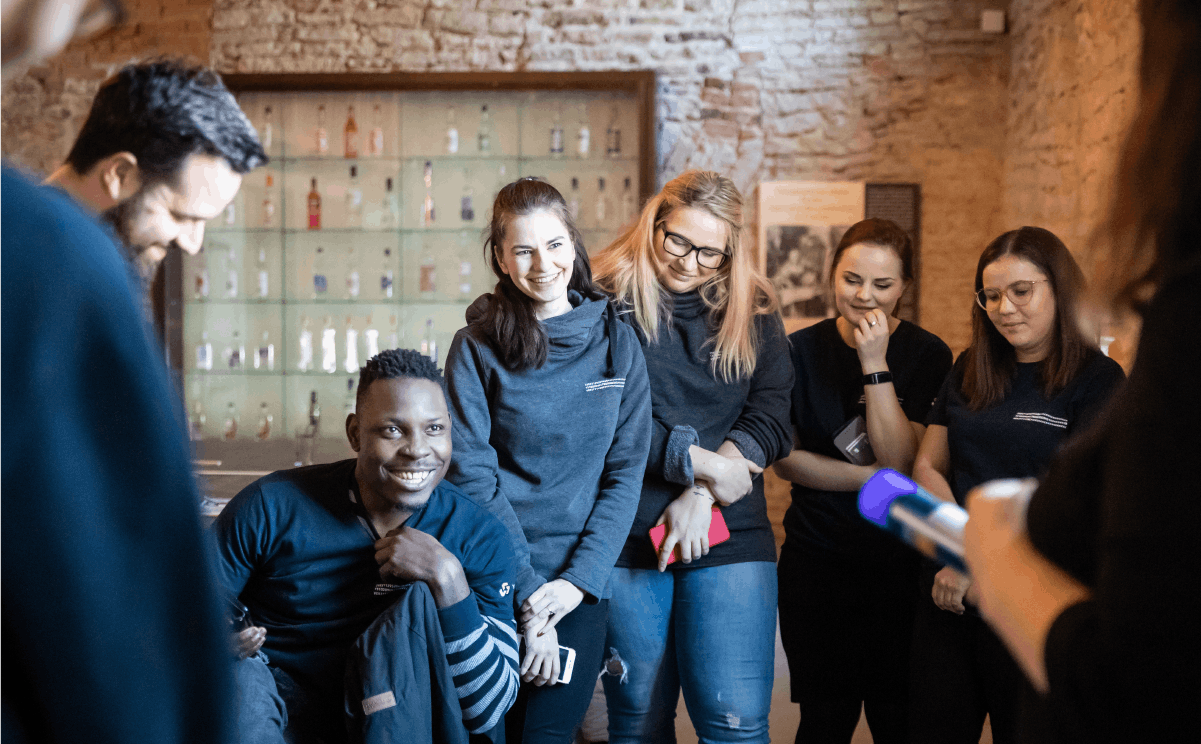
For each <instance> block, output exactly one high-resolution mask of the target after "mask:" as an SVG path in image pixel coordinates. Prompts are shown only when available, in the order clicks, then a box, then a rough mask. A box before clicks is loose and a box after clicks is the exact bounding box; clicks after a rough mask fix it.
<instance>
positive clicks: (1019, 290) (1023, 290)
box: [976, 279, 1047, 312]
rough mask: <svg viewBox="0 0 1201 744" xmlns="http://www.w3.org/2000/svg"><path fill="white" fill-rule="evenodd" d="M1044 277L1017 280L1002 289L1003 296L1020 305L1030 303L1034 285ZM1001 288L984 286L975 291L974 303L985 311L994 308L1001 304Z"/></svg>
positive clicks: (1042, 280)
mask: <svg viewBox="0 0 1201 744" xmlns="http://www.w3.org/2000/svg"><path fill="white" fill-rule="evenodd" d="M1045 281H1047V280H1046V279H1023V280H1021V281H1019V282H1014V283H1013V284H1010V285H1009V286H1008V287H1006V288H1005V289H1004V293H1005V296H1006V297H1008V298H1009V301H1010V302H1012V303H1013V304H1014V305H1017V306H1018V307H1021V306H1022V305H1028V304H1030V300H1031V299H1032V298H1033V297H1034V285H1035V284H1038V283H1039V282H1045ZM1001 292H1002V290H1000V289H997V288H995V287H985V288H984V289H982V290H980V291H979V292H977V293H976V304H977V305H979V306H980V307H981V308H983V309H984V310H985V311H986V312H987V311H989V310H995V309H996V308H997V306H998V305H1000V304H1001Z"/></svg>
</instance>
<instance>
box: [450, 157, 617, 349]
mask: <svg viewBox="0 0 1201 744" xmlns="http://www.w3.org/2000/svg"><path fill="white" fill-rule="evenodd" d="M535 212H550V213H551V214H553V215H554V216H555V217H558V218H559V220H560V221H561V222H562V223H563V226H564V227H566V228H567V234H568V237H570V238H571V244H572V246H573V247H574V248H575V263H574V264H573V265H572V267H571V280H570V281H569V282H568V283H567V288H568V289H574V290H575V291H577V292H579V293H580V294H581V295H583V296H584V297H585V298H587V299H600V298H602V297H603V295H601V293H600V292H599V291H598V290H597V288H596V285H594V284H593V282H592V266H591V265H590V264H589V263H588V253H587V252H586V251H585V250H584V238H583V237H582V236H581V235H580V231H579V229H578V228H577V227H576V226H575V221H574V220H573V219H571V210H570V209H568V208H567V202H566V200H564V199H563V195H562V194H560V193H559V192H558V190H557V189H555V187H554V186H551V185H550V184H549V183H547V182H545V181H542V180H540V179H537V178H522V179H520V180H518V181H514V182H513V183H510V184H509V185H507V186H505V187H504V188H503V189H501V190H500V193H499V194H497V195H496V201H495V202H493V203H492V221H491V223H490V224H489V225H488V228H487V240H486V241H485V243H484V257H485V258H486V259H487V260H488V262H489V263H490V264H491V265H492V273H494V274H496V279H497V282H496V290H495V291H494V292H493V293H492V301H491V302H489V303H488V306H487V308H486V309H485V310H484V314H483V316H481V317H480V318H479V319H477V320H476V321H475V322H474V323H473V325H474V326H475V327H477V328H479V329H480V330H481V331H483V334H484V336H485V337H486V338H487V339H488V341H489V342H490V343H491V344H492V349H493V351H494V352H496V356H497V358H498V359H500V362H501V364H503V365H504V366H505V367H506V368H507V369H509V370H511V371H520V370H524V369H530V368H534V369H537V368H539V367H541V366H542V365H543V364H545V363H546V354H547V347H548V343H549V342H548V341H547V337H546V329H545V328H543V327H542V323H541V322H539V320H538V318H537V316H535V314H534V303H533V300H531V299H530V298H529V297H527V296H526V294H525V293H524V292H522V291H521V290H520V289H518V288H517V285H516V284H514V283H513V279H512V277H510V276H509V275H508V274H506V273H505V272H503V271H501V268H500V261H499V260H498V259H497V255H496V254H497V251H499V250H502V248H501V246H503V245H504V242H505V233H506V231H507V230H508V229H509V225H511V224H512V223H513V220H514V219H516V218H517V217H524V216H525V215H529V214H533V213H535Z"/></svg>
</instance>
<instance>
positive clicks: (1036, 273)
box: [910, 227, 1125, 744]
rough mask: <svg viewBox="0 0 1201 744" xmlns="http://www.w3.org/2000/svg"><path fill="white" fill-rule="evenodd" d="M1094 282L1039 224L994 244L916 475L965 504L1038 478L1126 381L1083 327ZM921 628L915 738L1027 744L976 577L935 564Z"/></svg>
mask: <svg viewBox="0 0 1201 744" xmlns="http://www.w3.org/2000/svg"><path fill="white" fill-rule="evenodd" d="M1083 283H1084V279H1083V274H1082V273H1081V271H1080V268H1079V267H1078V266H1077V265H1076V261H1075V260H1074V259H1073V258H1072V255H1071V254H1070V253H1069V252H1068V249H1067V248H1066V247H1065V246H1064V244H1063V242H1062V241H1060V240H1059V238H1057V237H1055V235H1053V234H1052V233H1051V232H1049V231H1047V230H1044V229H1042V228H1038V227H1023V228H1021V229H1019V230H1013V231H1011V232H1007V233H1005V234H1004V235H1001V236H1000V237H999V238H997V239H996V240H994V241H993V242H992V243H991V244H989V246H988V247H987V248H985V249H984V253H983V254H981V256H980V261H979V263H978V264H977V267H976V302H975V303H974V304H973V306H972V344H971V346H970V347H969V348H968V350H967V351H965V352H964V353H963V354H961V355H960V357H959V359H958V360H956V362H955V366H954V368H953V369H952V371H951V374H950V375H948V376H947V379H946V382H945V383H944V385H943V388H942V391H941V392H940V393H939V394H938V400H936V401H935V403H934V408H933V410H932V411H931V413H930V418H929V424H930V425H929V427H928V428H927V429H926V435H925V437H924V438H923V439H922V445H921V448H920V450H919V451H918V457H917V461H916V463H915V464H914V468H913V478H914V480H916V481H917V482H918V483H919V484H921V485H922V486H923V487H924V488H926V489H927V490H928V491H930V492H931V493H933V494H934V495H936V496H939V497H941V498H943V499H945V500H947V501H955V502H957V503H958V504H959V505H960V506H962V505H963V504H964V498H965V496H966V495H967V493H968V491H970V490H971V489H972V488H974V487H976V486H977V485H979V484H981V483H984V482H986V481H989V480H994V479H998V478H1035V477H1039V476H1041V475H1042V474H1043V472H1044V471H1045V470H1046V468H1047V466H1048V465H1049V464H1050V462H1051V458H1052V457H1053V456H1054V455H1055V453H1056V451H1057V450H1058V449H1059V447H1060V445H1061V444H1062V443H1063V442H1064V441H1066V440H1067V439H1068V438H1069V437H1070V436H1072V435H1073V434H1075V433H1077V432H1079V431H1081V430H1083V429H1084V428H1085V427H1086V426H1087V425H1088V423H1089V422H1090V421H1092V419H1093V417H1094V416H1095V415H1096V414H1097V412H1098V410H1099V409H1100V408H1101V407H1102V405H1103V404H1104V403H1105V402H1106V401H1107V400H1108V399H1109V397H1110V396H1111V395H1112V394H1113V392H1114V390H1115V388H1117V386H1118V384H1119V383H1121V381H1122V380H1123V379H1124V377H1125V375H1124V374H1123V373H1122V368H1121V367H1120V366H1118V364H1117V362H1114V361H1113V360H1111V359H1109V358H1108V357H1106V356H1104V355H1103V354H1101V352H1100V351H1098V350H1097V349H1096V345H1095V343H1094V342H1092V341H1091V340H1089V339H1086V338H1085V337H1084V336H1083V334H1082V333H1081V331H1080V329H1079V325H1078V322H1077V315H1076V303H1077V300H1078V298H1079V296H1080V293H1081V291H1082V289H1083ZM926 566H927V568H926V571H925V573H924V576H923V584H922V586H923V595H924V596H929V597H930V598H931V599H932V600H933V601H931V600H928V599H924V597H923V598H922V599H921V600H920V601H919V603H918V613H917V617H916V621H915V624H914V645H913V651H914V656H913V662H912V663H913V670H912V675H913V676H912V687H911V704H912V716H911V724H912V726H911V730H910V735H911V739H912V740H913V741H921V742H935V743H937V742H969V741H970V742H973V744H974V743H975V742H978V741H979V740H980V733H981V730H982V728H983V725H984V717H985V715H986V714H987V715H988V716H989V721H990V724H991V728H992V735H993V741H995V742H998V744H1004V743H1005V742H1014V741H1016V740H1017V732H1016V718H1017V714H1018V709H1019V706H1020V705H1021V704H1022V698H1023V696H1024V694H1025V693H1024V690H1025V688H1026V685H1025V684H1024V682H1023V680H1022V676H1021V672H1020V671H1019V670H1018V668H1017V666H1016V665H1015V664H1014V662H1013V660H1012V659H1011V658H1010V656H1009V653H1008V652H1007V651H1006V649H1005V647H1004V646H1003V645H1002V643H1001V641H1000V640H999V639H998V638H997V637H996V636H995V635H994V634H993V633H992V631H991V630H989V628H988V627H987V626H986V625H985V624H984V622H983V620H981V618H980V615H979V613H978V612H977V611H976V609H975V607H974V605H975V593H974V592H973V591H972V583H971V580H970V579H968V578H967V577H966V576H963V575H962V574H960V573H958V572H957V571H955V570H954V569H951V568H942V569H941V570H939V569H938V568H937V567H936V566H934V564H933V563H931V562H927V564H926Z"/></svg>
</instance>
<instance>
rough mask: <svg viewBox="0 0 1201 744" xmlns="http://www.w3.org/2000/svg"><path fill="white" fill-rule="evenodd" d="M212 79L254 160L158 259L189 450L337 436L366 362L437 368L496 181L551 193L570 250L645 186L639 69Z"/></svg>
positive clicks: (476, 257) (646, 86)
mask: <svg viewBox="0 0 1201 744" xmlns="http://www.w3.org/2000/svg"><path fill="white" fill-rule="evenodd" d="M225 81H226V84H227V85H228V86H229V88H230V89H231V90H232V91H234V92H235V94H236V95H237V97H238V100H239V102H240V104H241V106H242V109H243V110H244V111H245V112H246V114H247V116H248V117H249V118H250V120H251V121H252V122H253V124H254V125H255V127H256V128H257V129H258V132H259V136H260V138H261V140H262V142H263V145H264V147H265V148H266V149H267V152H268V154H269V155H270V157H271V162H270V164H269V165H268V166H266V167H263V168H260V169H258V170H255V171H253V172H252V173H250V174H248V175H247V176H246V177H245V179H244V181H243V184H242V188H241V190H240V191H239V193H238V196H237V198H236V199H235V201H234V202H233V203H232V204H230V206H229V208H228V209H227V210H226V211H225V212H224V214H222V215H221V216H220V217H218V218H217V219H216V220H213V221H212V222H210V223H209V224H208V225H207V227H206V232H205V240H204V247H203V248H202V249H201V251H200V252H199V253H198V254H197V255H195V256H183V257H182V258H176V259H174V260H169V261H168V264H167V266H166V267H165V271H166V279H167V281H166V283H165V284H166V287H167V289H166V293H167V297H166V302H165V304H166V308H167V319H166V324H165V327H166V339H165V340H166V345H167V350H168V357H169V363H170V364H171V366H172V367H174V368H175V371H176V373H177V374H179V375H180V377H181V379H182V391H183V394H184V397H185V405H186V408H187V412H188V419H189V428H190V431H191V435H192V437H193V439H196V440H216V441H223V440H232V441H233V442H237V441H246V440H253V439H261V440H265V441H266V440H282V439H291V438H292V437H301V436H305V433H306V431H307V435H308V436H310V437H316V438H344V436H345V435H344V433H343V426H342V422H343V421H344V419H345V414H346V413H347V412H349V411H351V410H353V406H354V391H355V387H356V385H357V381H358V369H359V367H360V366H361V365H362V364H363V362H364V361H365V360H366V359H367V358H368V357H370V356H371V355H373V354H375V353H377V352H378V351H381V350H384V349H387V348H392V347H396V346H402V347H407V348H415V349H420V350H421V351H422V352H423V353H425V354H427V355H429V356H431V357H433V358H435V359H437V360H438V363H439V365H442V364H443V363H444V362H445V358H446V351H447V347H448V345H449V343H450V340H451V338H452V337H453V336H454V334H455V332H456V331H457V330H458V329H459V328H461V327H462V326H463V325H465V321H464V311H465V310H466V308H467V306H468V304H470V303H471V302H472V301H473V300H475V298H476V297H478V296H479V295H480V294H482V293H484V292H488V291H490V290H491V289H492V286H493V284H494V283H495V277H494V276H493V274H492V271H491V268H490V266H489V265H488V263H487V262H486V260H485V256H484V234H483V231H484V229H485V227H486V226H487V224H488V220H489V217H490V211H491V205H492V200H493V198H494V196H495V194H496V192H497V191H498V190H499V189H500V187H501V186H503V185H504V184H506V183H508V182H510V181H513V180H515V179H517V178H520V177H523V176H531V175H532V176H541V177H543V178H545V179H546V180H547V181H549V182H550V183H551V184H552V185H554V186H555V187H556V188H558V189H559V191H560V192H562V194H563V196H564V197H565V198H566V199H567V201H568V204H569V206H570V208H571V210H572V212H573V213H574V214H575V215H576V220H577V224H578V226H579V227H580V229H581V231H582V233H583V236H584V240H585V243H586V246H587V248H588V250H589V252H594V251H596V250H598V249H599V248H602V247H604V246H605V245H607V244H608V243H609V242H610V241H611V240H613V239H614V238H615V237H616V236H617V234H618V231H619V230H620V229H621V227H622V226H623V225H624V224H625V223H626V222H628V221H629V220H631V219H632V218H633V217H634V216H635V215H636V214H637V211H638V209H639V208H640V206H641V204H642V203H643V202H644V200H645V199H646V198H647V197H649V195H650V193H651V190H652V189H653V188H654V184H655V174H654V163H655V153H654V137H653V111H654V105H653V104H654V76H653V73H650V72H635V73H612V72H604V73H512V74H501V73H496V74H457V73H453V74H452V73H446V74H425V75H394V74H386V75H357V74H347V75H228V76H225ZM173 254H174V252H173ZM314 409H318V410H319V411H321V412H323V415H320V416H318V417H314V416H312V414H313V413H315V411H314ZM320 421H324V424H323V425H322V424H321V423H320ZM315 423H316V425H314V424H315ZM280 444H283V442H280Z"/></svg>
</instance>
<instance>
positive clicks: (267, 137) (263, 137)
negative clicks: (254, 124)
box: [259, 106, 275, 150]
mask: <svg viewBox="0 0 1201 744" xmlns="http://www.w3.org/2000/svg"><path fill="white" fill-rule="evenodd" d="M274 129H275V126H274V124H273V123H272V121H271V107H270V106H265V107H264V108H263V129H262V130H261V131H260V132H259V144H261V145H262V146H263V149H264V150H270V149H271V140H272V139H273V136H272V135H273V134H274V133H275V132H274Z"/></svg>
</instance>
